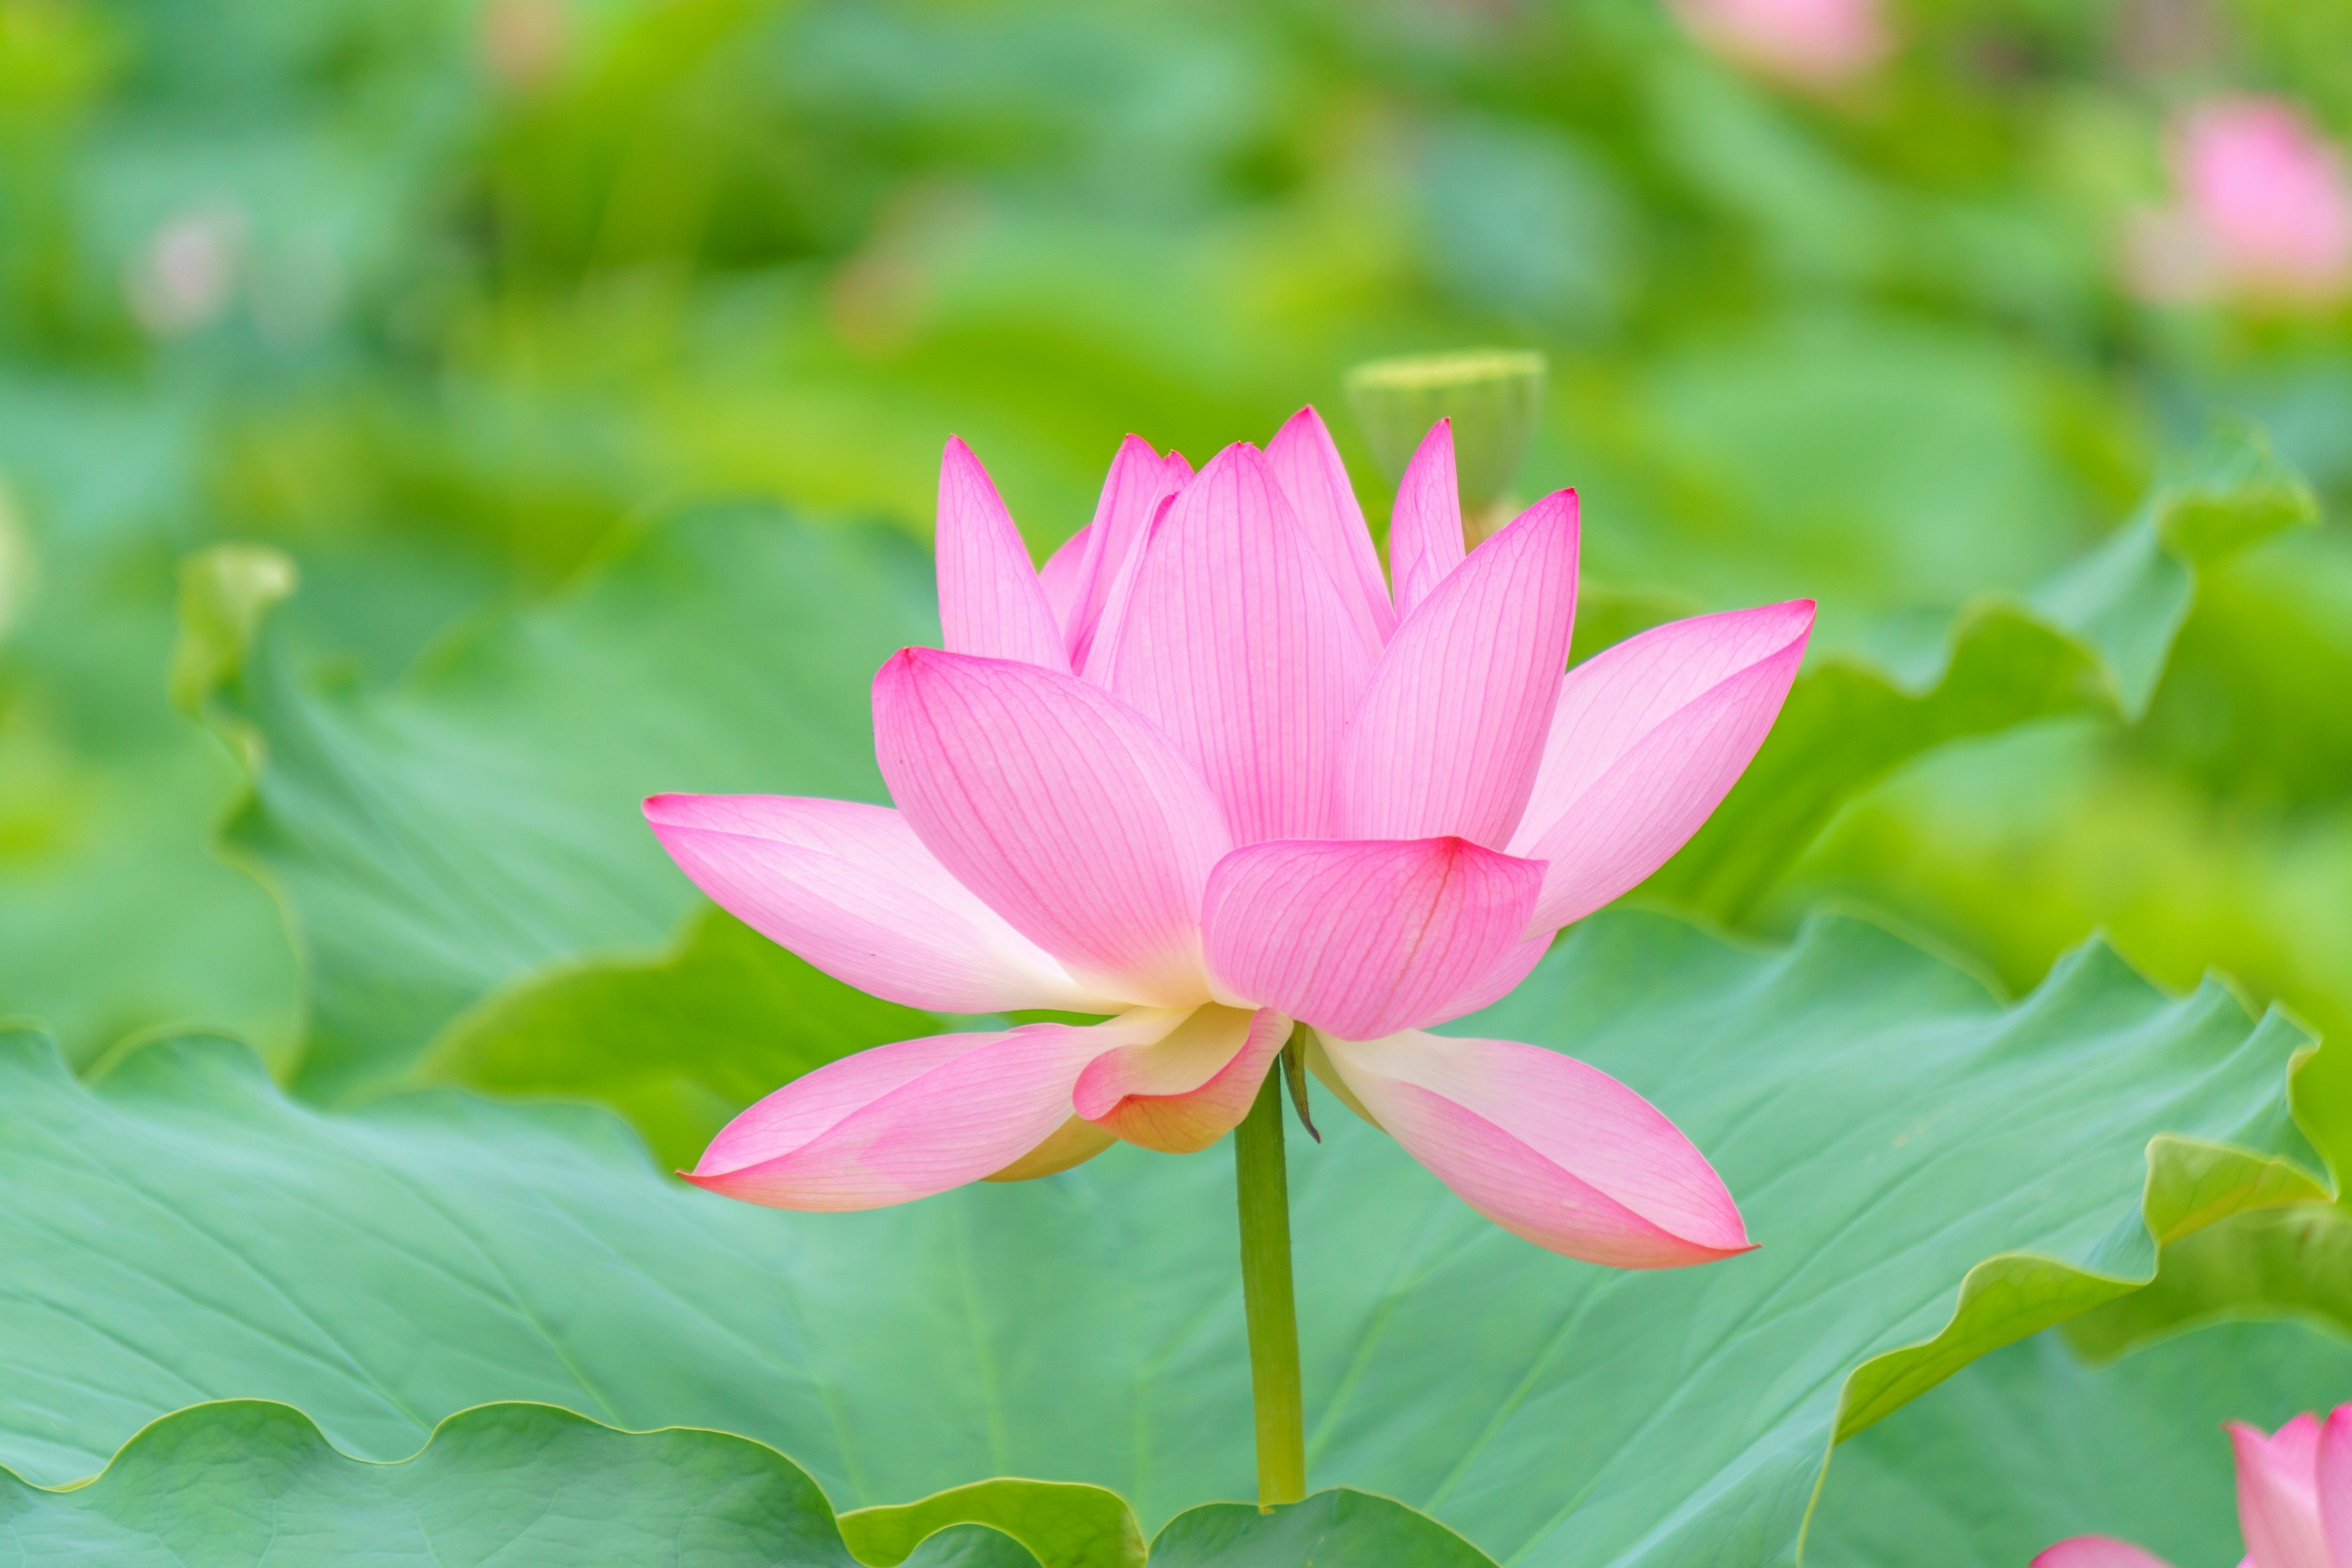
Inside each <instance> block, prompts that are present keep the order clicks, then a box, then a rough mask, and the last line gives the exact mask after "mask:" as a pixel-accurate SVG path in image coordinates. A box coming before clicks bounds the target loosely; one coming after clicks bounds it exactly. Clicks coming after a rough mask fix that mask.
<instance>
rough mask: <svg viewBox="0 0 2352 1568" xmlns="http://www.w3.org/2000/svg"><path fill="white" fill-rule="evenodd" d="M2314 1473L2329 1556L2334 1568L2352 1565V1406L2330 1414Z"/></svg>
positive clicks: (2313, 1477) (2339, 1408)
mask: <svg viewBox="0 0 2352 1568" xmlns="http://www.w3.org/2000/svg"><path fill="white" fill-rule="evenodd" d="M2312 1472H2313V1475H2312V1479H2313V1483H2314V1486H2315V1489H2316V1490H2317V1491H2318V1493H2319V1533H2320V1534H2321V1536H2322V1537H2323V1538H2325V1539H2326V1542H2327V1552H2328V1556H2329V1558H2330V1559H2331V1560H2332V1561H2333V1562H2334V1563H2335V1568H2352V1405H2337V1406H2336V1411H2335V1414H2334V1415H2330V1416H2328V1418H2327V1424H2326V1426H2325V1427H2324V1428H2323V1429H2322V1430H2321V1432H2320V1435H2319V1452H2318V1454H2317V1455H2316V1456H2315V1458H2314V1459H2313V1463H2312Z"/></svg>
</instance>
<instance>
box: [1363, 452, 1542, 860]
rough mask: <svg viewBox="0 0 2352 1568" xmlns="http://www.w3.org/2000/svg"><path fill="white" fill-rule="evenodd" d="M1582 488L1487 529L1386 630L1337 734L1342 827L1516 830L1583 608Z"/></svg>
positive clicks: (1367, 833) (1472, 835)
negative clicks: (1579, 571) (1579, 590)
mask: <svg viewBox="0 0 2352 1568" xmlns="http://www.w3.org/2000/svg"><path fill="white" fill-rule="evenodd" d="M1576 540H1577V527H1576V492H1575V491H1573V490H1561V491H1559V492H1558V493H1557V494H1554V495H1550V496H1547V497H1546V498H1545V499H1544V500H1539V501H1538V502H1537V503H1536V504H1535V505H1533V506H1531V507H1529V508H1528V510H1526V511H1524V512H1521V513H1520V514H1519V516H1518V518H1517V521H1514V522H1513V523H1512V524H1511V525H1510V526H1509V527H1508V528H1506V529H1504V530H1503V531H1501V532H1500V533H1497V534H1496V535H1495V537H1494V538H1492V539H1490V540H1488V541H1486V543H1484V544H1482V545H1480V546H1479V547H1478V548H1477V549H1476V550H1475V551H1473V552H1471V553H1470V556H1469V558H1468V559H1467V560H1465V562H1464V563H1462V564H1461V565H1460V566H1459V567H1457V568H1456V569H1455V570H1454V573H1453V574H1451V575H1449V576H1448V577H1446V579H1445V580H1444V582H1443V583H1441V584H1438V585H1437V587H1436V589H1435V590H1434V591H1433V593H1431V595H1429V597H1428V598H1426V599H1424V600H1423V601H1422V603H1421V604H1420V605H1419V606H1418V607H1417V608H1415V609H1414V610H1413V612H1412V614H1411V615H1410V616H1406V617H1405V619H1404V621H1403V623H1402V625H1400V626H1398V627H1397V630H1396V636H1395V637H1393V638H1391V640H1390V643H1389V646H1388V649H1387V651H1386V652H1385V653H1383V654H1382V655H1381V662H1380V664H1379V665H1378V666H1377V667H1375V668H1374V669H1373V671H1372V681H1371V685H1370V688H1369V689H1367V690H1366V691H1365V693H1364V700H1363V702H1362V704H1361V705H1360V707H1359V708H1358V709H1357V710H1356V717H1355V719H1354V721H1353V722H1351V723H1350V724H1349V727H1348V734H1347V737H1346V739H1345V741H1344V742H1342V743H1341V748H1340V755H1339V773H1338V778H1337V784H1338V789H1337V806H1338V815H1339V831H1340V832H1341V833H1342V834H1344V835H1346V836H1347V837H1350V838H1430V837H1437V836H1439V835H1443V834H1458V835H1459V836H1461V837H1464V838H1467V839H1469V840H1470V841H1471V842H1473V843H1475V844H1483V845H1485V846H1486V847H1488V848H1490V849H1500V848H1502V847H1504V846H1505V845H1506V844H1507V843H1509V842H1510V838H1511V831H1512V829H1514V828H1515V827H1517V826H1518V823H1519V817H1520V814H1521V813H1522V812H1523V811H1524V810H1525V808H1526V806H1527V803H1528V791H1529V790H1530V789H1532V788H1533V787H1534V784H1535V778H1536V766H1537V764H1538V763H1539V762H1541V761H1542V759H1543V752H1544V737H1545V736H1546V734H1547V733H1549V731H1550V728H1551V721H1552V709H1553V706H1554V705H1555V703H1556V702H1557V700H1558V698H1559V682H1560V674H1561V672H1562V671H1563V670H1564V669H1566V668H1567V666H1568V640H1569V634H1570V630H1571V629H1572V627H1573V626H1574V622H1575V618H1576Z"/></svg>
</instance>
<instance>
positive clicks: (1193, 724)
mask: <svg viewBox="0 0 2352 1568" xmlns="http://www.w3.org/2000/svg"><path fill="white" fill-rule="evenodd" d="M1145 550H1146V554H1145V557H1144V560H1143V563H1142V566H1141V568H1140V570H1139V573H1138V574H1137V576H1136V580H1135V584H1134V588H1133V592H1132V595H1131V597H1130V598H1129V602H1128V605H1127V607H1126V611H1125V615H1124V617H1123V618H1122V620H1121V622H1120V624H1119V626H1118V631H1117V634H1116V635H1117V637H1118V648H1117V650H1116V652H1115V654H1114V656H1113V658H1112V660H1111V666H1110V674H1109V685H1110V689H1112V690H1113V691H1115V692H1117V693H1118V695H1119V696H1121V697H1123V698H1125V699H1127V700H1129V702H1132V703H1133V704H1135V706H1136V708H1137V710H1139V711H1140V712H1141V713H1142V714H1143V715H1144V717H1146V718H1147V719H1150V721H1152V722H1153V723H1155V724H1157V725H1158V726H1159V727H1160V730H1161V731H1163V732H1164V733H1166V734H1167V735H1168V736H1169V738H1170V739H1171V740H1173V741H1174V742H1176V744H1177V747H1178V749H1179V750H1181V752H1183V753H1184V754H1185V755H1186V756H1187V757H1188V758H1190V759H1191V760H1192V763H1193V765H1194V766H1195V767H1197V768H1198V769H1200V771H1201V776H1202V778H1204V779H1206V780H1207V781H1208V784H1209V788H1210V790H1211V791H1212V792H1213V794H1214V795H1216V797H1217V800H1218V803H1219V804H1220V805H1223V807H1224V810H1225V820H1226V822H1227V823H1229V824H1230V825H1231V826H1232V827H1233V830H1234V840H1235V841H1236V842H1237V843H1242V844H1254V843H1256V842H1258V841H1260V840H1262V839H1268V838H1316V837H1322V836H1323V835H1324V834H1325V832H1326V831H1327V829H1328V826H1329V825H1330V803H1331V767H1332V763H1333V761H1334V759H1335V758H1336V756H1337V755H1338V752H1339V736H1340V734H1341V733H1342V732H1343V731H1345V730H1346V728H1347V725H1348V720H1349V716H1350V715H1351V714H1352V713H1353V712H1354V711H1355V708H1356V701H1357V699H1358V698H1360V696H1361V695H1362V694H1363V690H1364V683H1365V682H1366V680H1368V679H1370V674H1371V658H1370V655H1369V654H1367V653H1366V652H1365V650H1364V645H1363V644H1362V642H1361V641H1360V640H1359V639H1358V637H1356V635H1355V632H1354V629H1353V628H1352V627H1351V626H1349V621H1348V610H1347V606H1346V605H1342V604H1341V603H1340V602H1339V594H1338V592H1337V591H1336V590H1335V589H1334V588H1333V587H1332V586H1331V583H1330V579H1329V577H1328V575H1327V574H1325V572H1324V570H1323V568H1322V565H1321V563H1318V561H1317V560H1316V559H1315V557H1314V555H1313V553H1312V552H1310V551H1309V549H1308V548H1307V541H1306V539H1305V537H1304V535H1303V534H1302V533H1301V531H1300V529H1299V526H1298V521H1297V518H1296V517H1294V516H1293V515H1292V513H1291V510H1290V503H1289V502H1288V501H1287V500H1285V499H1284V498H1283V493H1282V488H1281V486H1280V485H1278V484H1276V481H1275V477H1274V471H1273V470H1272V469H1271V468H1268V467H1267V466H1266V462H1265V457H1264V456H1263V455H1262V454H1261V453H1259V452H1258V451H1257V450H1256V449H1255V448H1254V447H1247V446H1239V445H1237V446H1233V447H1226V448H1225V449H1224V450H1223V451H1222V452H1220V453H1218V454H1217V456H1216V457H1215V458H1214V459H1213V460H1212V461H1211V462H1210V464H1209V466H1208V467H1207V468H1203V469H1202V470H1201V472H1200V475H1199V477H1198V478H1196V479H1193V481H1192V483H1191V484H1189V485H1187V486H1185V487H1184V489H1183V491H1182V493H1181V494H1180V495H1179V496H1178V497H1177V498H1176V500H1175V504H1174V505H1172V506H1171V507H1170V508H1169V509H1168V512H1167V515H1166V516H1165V517H1163V518H1162V519H1161V520H1160V523H1159V525H1158V526H1157V527H1155V528H1154V529H1153V530H1152V531H1151V538H1150V542H1149V543H1148V544H1147V545H1146V546H1145Z"/></svg>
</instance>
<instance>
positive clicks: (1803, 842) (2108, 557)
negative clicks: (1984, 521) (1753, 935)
mask: <svg viewBox="0 0 2352 1568" xmlns="http://www.w3.org/2000/svg"><path fill="white" fill-rule="evenodd" d="M2317 515H2318V502H2317V500H2316V499H2315V497H2314V495H2313V493H2312V490H2311V487H2310V486H2309V485H2308V484H2306V483H2305V481H2304V480H2303V479H2302V477H2301V476H2300V475H2298V474H2296V473H2295V472H2294V470H2293V469H2292V468H2288V467H2287V466H2286V465H2285V464H2284V463H2283V462H2281V461H2280V460H2279V459H2278V458H2274V457H2273V455H2272V454H2271V451H2270V447H2269V446H2268V444H2267V443H2266V442H2264V441H2263V439H2262V437H2260V436H2259V435H2256V434H2253V433H2252V432H2243V433H2227V432H2225V433H2221V434H2217V435H2216V436H2215V437H2213V438H2212V439H2211V440H2210V441H2209V442H2208V443H2207V444H2206V445H2205V447H2202V448H2201V449H2200V450H2199V451H2198V452H2197V453H2196V454H2195V455H2194V456H2193V457H2192V458H2190V459H2189V461H2188V462H2187V463H2186V464H2185V465H2184V467H2183V468H2182V470H2181V471H2180V472H2179V473H2178V474H2177V475H2175V476H2173V477H2171V478H2169V479H2166V480H2164V481H2163V482H2161V483H2159V484H2158V486H2157V488H2156V489H2155V490H2154V492H2153V493H2152V494H2151V495H2150V496H2149V497H2148V499H2147V500H2146V501H2145V502H2144V503H2142V505H2141V507H2140V510H2138V512H2137V513H2136V514H2135V515H2134V516H2133V517H2132V518H2131V520H2130V521H2127V522H2126V523H2125V525H2124V526H2123V527H2122V528H2121V529H2120V530H2118V531H2116V533H2115V534H2114V535H2112V536H2111V537H2110V538H2109V539H2108V541H2107V542H2106V543H2105V544H2104V545H2102V546H2101V547H2100V548H2099V549H2097V550H2096V551H2095V552H2092V553H2091V554H2090V555H2089V556H2087V557H2085V558H2084V560H2082V561H2079V562H2077V563H2075V564H2074V565H2073V566H2071V567H2069V568H2068V569H2067V570H2066V571H2064V572H2063V573H2061V574H2058V575H2057V576H2056V577H2054V578H2053V579H2052V580H2050V581H2049V582H2047V583H2045V584H2042V586H2041V587H2040V588H2038V589H2035V590H2034V591H2033V592H2032V593H2030V594H2026V595H2022V596H2016V595H1995V596H1989V597H1985V598H1981V599H1978V600H1976V601H1974V602H1972V603H1971V604H1969V605H1967V606H1966V607H1965V608H1963V609H1962V610H1961V612H1960V614H1959V616H1958V619H1957V620H1956V621H1954V622H1953V623H1952V624H1951V626H1950V627H1949V628H1948V630H1947V629H1945V628H1944V627H1942V626H1935V627H1934V628H1932V629H1930V628H1928V627H1927V626H1898V627H1895V628H1890V632H1889V635H1888V637H1886V638H1885V639H1883V642H1882V645H1881V646H1879V647H1873V648H1870V649H1867V650H1864V651H1860V652H1851V653H1842V654H1832V655H1830V656H1828V657H1816V658H1814V659H1813V660H1812V661H1811V664H1810V665H1809V666H1808V668H1806V669H1805V671H1804V673H1803V674H1801V676H1800V677H1799V678H1798V680H1797V684H1796V686H1795V688H1794V689H1792V690H1791V691H1790V694H1789V701H1788V705H1787V706H1786V707H1785V708H1784V709H1782V710H1781V713H1780V721H1779V722H1778V723H1776V724H1775V725H1774V726H1773V730H1772V733H1771V735H1770V737H1769V738H1768V739H1767V740H1766V742H1764V747H1763V750H1762V751H1760V752H1758V753H1757V756H1756V760H1755V762H1754V763H1751V764H1750V765H1749V767H1748V772H1747V773H1746V774H1745V775H1744V776H1743V777H1742V778H1741V779H1740V781H1739V783H1738V784H1737V785H1735V786H1734V787H1733V789H1732V792H1731V794H1730V795H1728V796H1727V797H1726V798H1725V800H1724V803H1723V805H1721V806H1720V807H1718V808H1717V811H1716V813H1715V815H1714V816H1713V817H1711V818H1709V819H1708V821H1707V824H1706V826H1704V827H1702V828H1701V829H1699V831H1698V834H1697V836H1696V837H1694V838H1693V839H1692V840H1691V842H1690V843H1689V844H1688V845H1687V846H1685V847H1684V849H1683V851H1682V853H1681V854H1679V855H1677V856H1675V858H1674V859H1673V860H1671V861H1669V862H1668V863H1667V864H1666V865H1665V866H1664V868H1662V869H1660V870H1659V872H1658V873H1657V875H1655V876H1654V877H1653V878H1651V879H1650V880H1649V881H1648V882H1647V883H1645V884H1643V887H1644V889H1646V890H1647V891H1649V892H1651V893H1653V894H1654V895H1656V896H1658V897H1661V898H1664V899H1667V900H1672V901H1674V902H1675V903H1677V904H1680V905H1683V906H1685V907H1687V908H1693V909H1699V910H1707V911H1709V912H1711V913H1713V914H1715V915H1716V916H1717V917H1718V918H1722V919H1727V920H1737V919H1738V918H1740V917H1742V916H1743V915H1745V914H1746V913H1747V912H1748V910H1750V909H1751V908H1752V907H1753V906H1754V905H1755V903H1756V901H1757V900H1759V899H1760V898H1761V897H1763V895H1764V893H1765V892H1766V891H1767V890H1768V889H1769V888H1770V887H1771V885H1772V883H1773V881H1774V880H1775V879H1778V878H1779V877H1780V874H1781V872H1783V871H1785V870H1786V869H1787V868H1789V866H1790V864H1792V863H1793V862H1794V861H1795V859H1796V858H1797V857H1798V856H1800V855H1801V854H1802V853H1803V852H1804V850H1805V848H1806V847H1807V846H1808V845H1810V844H1811V843H1812V841H1813V840H1814V838H1816V837H1819V835H1820V833H1821V830H1822V828H1823V827H1825V826H1828V824H1829V820H1830V818H1831V817H1832V816H1834V815H1836V813H1837V810H1838V808H1839V807H1840V806H1842V805H1844V804H1845V803H1846V802H1847V801H1848V800H1850V799H1852V798H1853V796H1854V795H1856V794H1857V793H1859V792H1860V791H1861V790H1862V789H1863V788H1864V786H1866V785H1868V784H1873V783H1874V782H1875V781H1877V780H1879V779H1881V778H1884V777H1885V776H1886V774H1888V773H1892V772H1894V771H1895V768H1897V767H1899V766H1900V765H1902V764H1903V763H1906V762H1908V761H1909V760H1910V759H1912V758H1914V757H1916V756H1918V755H1919V754H1921V753H1922V752H1927V751H1929V750H1931V749H1933V748H1934V747H1937V746H1940V745H1943V744H1945V743H1947V742H1951V741H1956V740H1961V739H1964V738H1967V737H1969V736H1973V735H1985V734H1990V733H1992V732H1994V731H2000V730H2007V729H2011V728H2014V727H2015V726H2017V725H2020V724H2025V723H2030V722H2032V721H2035V720H2038V719H2049V718H2055V717H2057V716H2059V715H2062V714H2073V713H2091V714H2100V715H2105V716H2112V717H2116V718H2121V719H2127V720H2128V719H2136V718H2137V717H2138V716H2139V715H2140V714H2141V713H2142V712H2143V711H2144V710H2146V709H2147V701H2148V699H2149V697H2150V696H2151V695H2153V694H2154V692H2155V689H2156V683H2157V679H2158V677H2159V676H2160V675H2161V674H2162V673H2163V669H2164V663H2165V659H2166V657H2167V655H2168V653H2169V652H2170V651H2171V647H2172V639H2173V637H2175V636H2176V635H2177V634H2178V633H2179V630H2180V626H2181V623H2182V622H2183V621H2184V620H2185V619H2187V618H2188V615H2189V605H2190V604H2191V602H2192V601H2193V599H2194V597H2195V595H2196V581H2197V574H2198V573H2199V572H2200V571H2201V570H2203V569H2204V568H2206V567H2208V566H2210V565H2213V564H2217V563H2220V562H2221V561H2223V560H2226V559H2227V558H2228V557H2230V556H2231V555H2233V554H2236V553H2238V552H2241V551H2243V550H2247V549H2250V548H2252V546H2253V545H2255V544H2258V543H2260V542H2262V541H2263V540H2265V539H2268V538H2270V537H2271V536H2273V534H2276V533H2278V532H2280V531H2283V530H2285V529H2289V528H2294V527H2300V526H2304V525H2306V524H2308V523H2309V522H2311V521H2313V519H2315V517H2316V516H2317Z"/></svg>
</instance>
